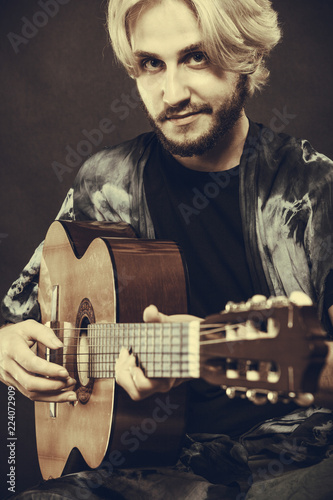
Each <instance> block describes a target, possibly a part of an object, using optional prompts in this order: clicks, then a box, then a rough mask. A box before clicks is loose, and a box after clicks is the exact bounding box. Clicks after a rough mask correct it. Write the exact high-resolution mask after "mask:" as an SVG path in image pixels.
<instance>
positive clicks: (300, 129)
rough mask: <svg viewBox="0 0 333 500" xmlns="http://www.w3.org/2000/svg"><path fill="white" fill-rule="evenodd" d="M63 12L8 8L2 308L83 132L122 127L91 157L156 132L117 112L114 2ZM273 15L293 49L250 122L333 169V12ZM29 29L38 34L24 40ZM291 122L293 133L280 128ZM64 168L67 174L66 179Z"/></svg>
mask: <svg viewBox="0 0 333 500" xmlns="http://www.w3.org/2000/svg"><path fill="white" fill-rule="evenodd" d="M59 1H60V0H59ZM62 1H63V3H64V4H63V5H60V4H58V7H59V8H58V12H57V13H56V14H55V15H54V14H53V17H52V16H51V15H48V14H46V16H45V15H44V16H43V15H42V16H40V15H38V13H40V12H44V11H43V9H42V8H41V4H45V3H47V2H46V1H45V0H40V1H38V0H28V1H27V0H1V2H0V32H1V34H0V36H1V38H0V40H1V79H0V89H1V113H0V117H1V134H0V161H1V167H0V168H1V197H0V200H1V207H0V210H1V211H0V213H1V224H0V252H1V283H0V295H1V297H2V296H3V295H4V294H5V292H6V290H7V289H8V287H9V286H10V284H11V282H12V281H13V280H14V279H15V278H16V277H17V275H18V274H19V272H20V270H21V269H22V267H23V266H24V265H25V264H26V262H27V260H28V259H29V257H30V256H31V254H32V252H33V250H34V248H35V247H36V246H37V244H38V243H39V242H40V241H41V240H42V239H43V238H44V235H45V232H46V230H47V228H48V226H49V224H50V222H51V221H52V220H53V218H54V217H55V215H56V214H57V212H58V210H59V207H60V204H61V202H62V200H63V199H64V197H65V195H66V192H67V190H68V189H69V188H70V186H71V185H72V182H73V180H74V177H75V175H76V173H77V171H78V168H79V165H80V164H82V163H83V161H84V159H85V153H86V152H85V151H83V150H82V149H80V143H81V141H82V140H87V138H86V137H85V135H84V132H83V130H86V131H91V130H93V129H98V128H99V124H100V122H101V120H103V119H105V118H108V119H109V120H111V121H112V123H113V125H114V126H115V127H114V130H113V131H112V132H110V133H103V134H102V135H103V138H102V141H101V142H100V144H98V145H96V146H92V148H91V151H92V152H93V151H96V150H98V149H100V148H102V147H103V146H105V145H113V144H116V143H119V142H121V141H124V140H126V139H129V138H131V137H134V136H135V135H137V134H138V133H140V132H142V131H146V130H149V126H148V125H147V122H146V120H145V118H144V117H143V115H142V113H141V111H140V107H139V106H138V104H137V102H136V101H135V100H134V99H133V98H130V101H129V102H130V104H126V105H125V107H123V108H120V103H119V101H118V100H122V94H125V95H128V96H130V95H131V92H134V88H135V83H134V81H133V80H131V79H129V78H128V77H127V76H126V75H125V73H124V71H123V70H122V69H121V68H119V66H117V65H116V64H115V63H114V61H113V56H112V51H111V49H110V47H109V46H108V40H107V35H106V32H105V29H104V24H105V9H106V1H101V0H68V1H67V4H65V2H66V0H62ZM273 4H274V5H275V7H276V9H277V10H278V11H279V13H280V21H281V23H282V27H283V30H284V40H283V43H282V44H280V45H279V46H278V47H277V48H276V49H275V51H274V53H273V55H272V57H271V60H270V64H269V66H270V68H271V82H270V85H269V86H268V87H267V88H266V90H265V91H264V92H263V93H262V94H261V95H258V96H256V97H255V98H253V99H252V101H251V102H250V103H249V104H248V106H247V112H248V115H249V116H250V117H251V118H252V119H253V120H255V121H260V122H264V123H265V124H267V125H270V124H271V125H274V126H275V127H279V128H281V130H282V129H283V131H284V132H286V133H290V134H292V135H296V136H298V137H304V138H307V139H309V140H310V142H311V143H312V144H313V146H314V147H315V148H316V149H317V150H319V151H320V152H322V153H324V154H326V155H328V156H330V157H331V158H332V157H333V143H332V140H331V136H332V100H331V93H332V88H333V71H332V41H333V30H332V14H333V2H332V0H275V1H273ZM22 18H23V19H22ZM26 20H28V24H29V21H30V22H31V21H32V22H33V23H34V24H38V25H39V27H37V28H31V27H30V29H29V28H25V29H27V30H28V31H23V32H22V30H24V25H25V26H27V21H26ZM43 24H44V26H42V25H43ZM9 33H12V34H15V35H11V36H12V38H15V36H22V33H23V34H25V35H28V36H29V37H30V38H29V39H28V38H25V40H26V41H27V43H20V40H19V39H18V38H15V41H12V42H11V41H10V39H9V38H8V34H9ZM21 41H22V39H21ZM13 44H14V45H15V44H16V45H17V46H16V52H17V53H16V52H15V50H14V47H13ZM122 106H124V104H123V103H122ZM283 114H284V116H285V119H284V122H283V121H281V118H279V116H280V117H281V115H282V116H283ZM90 142H91V141H90ZM69 148H72V150H74V151H77V150H78V148H79V151H80V154H78V153H77V156H76V160H75V164H72V165H69V164H68V162H67V164H66V156H67V155H68V150H69ZM87 152H88V151H87ZM54 162H58V168H59V164H62V165H64V166H65V167H66V170H65V171H63V172H62V173H59V172H58V175H57V174H56V172H55V170H54ZM0 398H1V399H0V402H1V422H0V437H1V450H0V458H1V478H0V483H2V487H3V486H5V482H6V480H7V479H6V474H7V473H8V465H7V456H8V455H7V453H8V452H7V449H6V443H5V440H6V437H7V434H6V432H7V418H6V417H7V404H6V403H7V389H6V387H5V386H3V385H1V384H0ZM16 410H17V415H16V424H17V437H18V440H17V448H16V453H17V457H16V458H17V464H16V486H17V491H19V490H20V489H22V488H23V487H26V486H28V485H31V484H34V483H35V482H36V481H37V480H38V478H39V476H38V467H37V461H36V454H35V448H34V441H33V424H32V404H31V403H30V402H29V401H28V400H25V398H23V397H20V396H19V395H17V407H16ZM6 490H7V488H5V491H6ZM2 497H3V495H2V493H1V494H0V498H2Z"/></svg>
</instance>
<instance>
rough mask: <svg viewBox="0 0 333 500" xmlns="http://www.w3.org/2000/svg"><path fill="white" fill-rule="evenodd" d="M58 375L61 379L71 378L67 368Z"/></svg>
mask: <svg viewBox="0 0 333 500" xmlns="http://www.w3.org/2000/svg"><path fill="white" fill-rule="evenodd" d="M58 373H59V375H60V377H69V373H68V371H67V370H66V369H65V368H62V369H61V370H59V372H58Z"/></svg>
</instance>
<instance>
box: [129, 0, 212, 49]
mask: <svg viewBox="0 0 333 500" xmlns="http://www.w3.org/2000/svg"><path fill="white" fill-rule="evenodd" d="M201 41H202V36H201V33H200V30H199V27H198V22H197V19H196V17H195V15H194V13H193V12H192V11H191V10H190V9H189V7H188V6H187V5H186V4H185V3H184V2H183V1H181V0H163V1H162V2H158V3H155V4H153V5H150V6H149V7H146V8H144V10H143V11H142V12H141V13H140V14H139V15H138V17H137V18H136V19H135V20H133V21H132V22H131V24H130V42H131V46H132V50H133V52H134V53H136V52H139V51H140V52H149V53H154V54H159V55H160V56H163V57H168V56H171V55H173V54H175V53H178V52H180V51H181V49H182V48H184V47H186V46H189V45H195V44H199V43H200V42H201Z"/></svg>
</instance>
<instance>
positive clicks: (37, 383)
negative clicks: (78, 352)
mask: <svg viewBox="0 0 333 500" xmlns="http://www.w3.org/2000/svg"><path fill="white" fill-rule="evenodd" d="M12 365H13V366H12V367H11V370H10V372H9V373H10V374H11V376H12V377H13V378H14V379H15V380H16V381H17V382H18V383H19V384H20V385H21V386H22V387H24V389H25V390H26V391H27V392H53V391H61V390H68V388H70V387H73V386H75V384H76V381H75V380H74V379H73V378H71V377H69V376H68V377H67V378H65V379H57V378H51V377H49V378H46V377H40V376H36V375H35V374H33V373H30V372H28V371H26V370H25V369H24V368H22V366H20V365H18V364H17V363H15V362H13V363H12Z"/></svg>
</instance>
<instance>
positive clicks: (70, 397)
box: [68, 392, 77, 401]
mask: <svg viewBox="0 0 333 500" xmlns="http://www.w3.org/2000/svg"><path fill="white" fill-rule="evenodd" d="M68 399H69V401H76V400H77V397H76V394H75V392H73V394H69V395H68Z"/></svg>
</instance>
